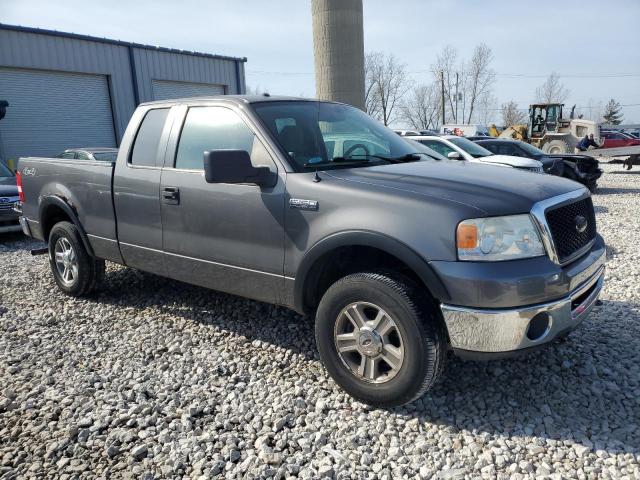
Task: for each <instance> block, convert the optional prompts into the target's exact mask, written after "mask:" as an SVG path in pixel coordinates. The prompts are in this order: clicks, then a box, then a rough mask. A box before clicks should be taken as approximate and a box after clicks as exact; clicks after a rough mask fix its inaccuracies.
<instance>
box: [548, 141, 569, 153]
mask: <svg viewBox="0 0 640 480" xmlns="http://www.w3.org/2000/svg"><path fill="white" fill-rule="evenodd" d="M542 150H543V151H544V152H545V153H550V154H554V155H562V154H565V153H573V147H572V146H571V145H569V143H568V142H567V141H565V140H560V139H555V140H551V141H549V142H547V143H545V144H544V145H543V146H542Z"/></svg>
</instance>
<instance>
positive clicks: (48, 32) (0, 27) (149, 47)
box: [0, 23, 247, 62]
mask: <svg viewBox="0 0 640 480" xmlns="http://www.w3.org/2000/svg"><path fill="white" fill-rule="evenodd" d="M0 30H11V31H15V32H26V33H37V34H40V35H50V36H53V37H63V38H74V39H76V40H85V41H88V42H99V43H108V44H111V45H121V46H123V47H135V48H141V49H145V50H154V51H157V52H167V53H179V54H182V55H192V56H194V57H206V58H216V59H219V60H233V61H236V62H246V61H247V57H229V56H226V55H216V54H213V53H203V52H192V51H190V50H180V49H177V48H166V47H156V46H153V45H145V44H143V43H133V42H125V41H122V40H112V39H109V38H103V37H93V36H91V35H82V34H78V33H68V32H59V31H58V30H47V29H44V28H34V27H23V26H21V25H7V24H6V23H0Z"/></svg>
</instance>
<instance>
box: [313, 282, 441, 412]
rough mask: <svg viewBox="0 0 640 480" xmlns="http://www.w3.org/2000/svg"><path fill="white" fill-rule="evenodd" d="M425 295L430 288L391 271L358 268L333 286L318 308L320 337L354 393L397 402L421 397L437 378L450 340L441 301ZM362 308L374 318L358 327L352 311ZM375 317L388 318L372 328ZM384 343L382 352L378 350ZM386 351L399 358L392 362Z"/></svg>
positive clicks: (380, 402) (332, 368)
mask: <svg viewBox="0 0 640 480" xmlns="http://www.w3.org/2000/svg"><path fill="white" fill-rule="evenodd" d="M424 297H425V292H424V289H420V288H418V287H417V286H416V285H415V284H414V283H413V282H412V281H410V280H409V279H407V278H404V277H401V276H396V275H393V274H387V273H355V274H352V275H348V276H346V277H344V278H342V279H340V280H338V281H337V282H336V283H334V284H333V285H332V286H331V287H330V288H329V289H328V290H327V292H326V293H325V294H324V296H323V297H322V300H321V301H320V305H319V306H318V310H317V312H316V324H315V330H316V332H315V335H316V343H317V346H318V351H319V352H320V358H321V360H322V362H323V363H324V365H325V367H326V369H327V370H328V372H329V374H330V375H331V376H332V377H333V379H334V380H335V381H336V383H338V385H340V386H341V387H342V388H343V389H344V390H345V391H346V392H347V393H348V394H349V395H351V396H352V397H354V398H356V399H357V400H360V401H362V402H364V403H368V404H370V405H373V406H376V407H393V406H399V405H404V404H406V403H409V402H411V401H413V400H415V399H417V398H418V397H420V396H421V395H422V394H423V393H424V392H426V391H427V390H429V389H430V388H431V387H433V385H434V384H435V383H436V382H437V380H438V378H439V377H440V375H441V373H442V371H443V369H444V362H445V357H446V353H447V340H446V334H445V330H444V326H443V322H442V320H441V319H440V318H439V317H438V313H437V310H436V307H435V306H434V305H432V304H430V303H429V302H427V301H425V300H424ZM358 311H359V312H360V317H361V318H362V319H366V320H367V321H368V323H367V322H364V324H363V323H362V322H360V323H361V325H362V324H363V325H364V328H360V329H359V330H356V329H355V323H354V322H352V321H351V320H350V317H349V316H351V317H352V318H354V319H355V318H356V317H358ZM380 311H382V314H381V313H380ZM346 312H348V313H349V315H347V313H346ZM374 317H379V318H382V320H381V321H380V324H379V325H378V326H377V327H375V329H374V332H373V333H372V332H371V331H370V330H371V325H373V324H375V320H373V318H374ZM390 324H393V326H392V327H389V325H390ZM350 327H353V333H351V332H349V330H350ZM378 329H379V332H378ZM345 332H346V333H345ZM385 332H386V333H385ZM381 334H382V335H381ZM338 335H340V336H341V339H340V340H339V337H338ZM339 342H340V343H341V345H342V350H344V351H343V353H340V352H339V351H338V346H337V344H338V343H339ZM392 347H393V348H392ZM379 348H382V353H376V349H379ZM367 349H369V350H368V355H363V354H362V350H365V351H367ZM347 350H349V351H347ZM392 352H395V353H393V354H391V353H392ZM398 352H400V353H401V355H400V356H402V360H401V361H400V362H398V361H397V358H399V357H400V356H398V355H396V354H397V353H398ZM386 357H388V358H391V359H393V360H394V361H393V362H391V363H388V362H387V361H386V360H385V358H386ZM372 363H373V368H371V365H372ZM392 363H393V364H395V366H396V367H395V368H393V367H392ZM363 364H364V367H363ZM365 370H366V373H363V372H364V371H365ZM358 372H360V373H363V374H362V375H361V374H360V373H358Z"/></svg>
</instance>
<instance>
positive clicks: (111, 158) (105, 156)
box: [93, 152, 118, 162]
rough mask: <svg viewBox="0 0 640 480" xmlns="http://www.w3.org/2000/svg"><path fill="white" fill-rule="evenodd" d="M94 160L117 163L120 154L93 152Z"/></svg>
mask: <svg viewBox="0 0 640 480" xmlns="http://www.w3.org/2000/svg"><path fill="white" fill-rule="evenodd" d="M93 158H95V159H96V160H103V161H106V162H115V161H116V158H118V152H93Z"/></svg>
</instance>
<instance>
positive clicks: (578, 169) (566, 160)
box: [475, 138, 602, 192]
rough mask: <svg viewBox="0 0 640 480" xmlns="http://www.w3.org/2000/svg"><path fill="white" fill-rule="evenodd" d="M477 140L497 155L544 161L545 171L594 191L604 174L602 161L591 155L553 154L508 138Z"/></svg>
mask: <svg viewBox="0 0 640 480" xmlns="http://www.w3.org/2000/svg"><path fill="white" fill-rule="evenodd" d="M475 142H476V143H477V144H478V145H480V146H481V147H484V148H486V149H487V150H489V151H491V152H493V153H495V154H497V155H511V156H514V157H526V158H532V159H534V160H538V161H540V162H541V163H542V167H543V169H544V172H545V173H549V174H551V175H558V176H561V177H566V178H569V179H571V180H575V181H576V182H580V183H582V184H583V185H584V186H586V187H587V188H588V189H589V190H591V191H592V192H593V191H595V189H596V187H597V181H598V179H599V178H600V177H601V176H602V169H601V168H600V167H599V165H600V163H599V162H598V160H596V159H595V158H593V157H591V156H589V155H573V154H564V155H553V154H550V153H545V152H543V151H542V150H540V149H539V148H537V147H534V146H533V145H529V144H528V143H525V142H521V141H520V140H511V139H506V138H492V139H484V140H476V141H475Z"/></svg>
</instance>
